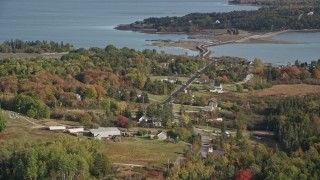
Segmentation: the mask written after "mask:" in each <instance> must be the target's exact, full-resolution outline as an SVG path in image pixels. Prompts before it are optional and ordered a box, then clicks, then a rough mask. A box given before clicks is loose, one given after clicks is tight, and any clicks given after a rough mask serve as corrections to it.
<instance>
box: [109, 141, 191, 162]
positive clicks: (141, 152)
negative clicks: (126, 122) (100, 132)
mask: <svg viewBox="0 0 320 180" xmlns="http://www.w3.org/2000/svg"><path fill="white" fill-rule="evenodd" d="M103 146H104V149H105V154H106V155H107V157H109V158H110V161H111V162H113V163H129V164H141V165H146V166H148V167H151V166H155V167H163V166H164V165H165V164H166V163H167V162H168V159H169V161H171V162H172V161H174V160H176V159H177V158H178V157H179V156H180V154H181V153H182V152H183V149H185V148H187V144H186V143H184V142H179V143H177V144H174V143H166V142H163V141H160V140H150V139H149V138H148V137H135V138H130V139H127V140H123V141H122V142H117V143H116V142H106V143H105V144H104V145H103Z"/></svg>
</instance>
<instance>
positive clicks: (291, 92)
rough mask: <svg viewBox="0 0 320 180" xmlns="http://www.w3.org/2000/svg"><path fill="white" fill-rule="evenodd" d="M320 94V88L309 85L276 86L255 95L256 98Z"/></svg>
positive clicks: (256, 92)
mask: <svg viewBox="0 0 320 180" xmlns="http://www.w3.org/2000/svg"><path fill="white" fill-rule="evenodd" d="M313 93H320V86H318V85H308V84H281V85H274V86H272V87H271V88H267V89H263V90H260V91H255V92H254V93H253V94H254V95H256V96H268V95H287V96H295V95H304V94H313Z"/></svg>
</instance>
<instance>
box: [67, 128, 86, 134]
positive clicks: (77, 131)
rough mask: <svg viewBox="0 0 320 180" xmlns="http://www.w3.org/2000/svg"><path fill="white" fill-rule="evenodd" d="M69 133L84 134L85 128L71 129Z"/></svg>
mask: <svg viewBox="0 0 320 180" xmlns="http://www.w3.org/2000/svg"><path fill="white" fill-rule="evenodd" d="M67 131H68V132H69V133H79V132H83V131H84V128H83V127H78V128H70V129H68V130H67Z"/></svg>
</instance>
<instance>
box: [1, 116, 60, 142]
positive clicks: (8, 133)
mask: <svg viewBox="0 0 320 180" xmlns="http://www.w3.org/2000/svg"><path fill="white" fill-rule="evenodd" d="M4 112H5V113H6V114H7V115H9V114H10V115H9V116H8V124H7V128H6V129H5V130H4V131H3V132H1V133H0V140H6V141H9V140H19V141H20V140H25V141H31V140H44V141H52V140H54V139H56V138H57V137H58V136H59V135H61V134H63V133H55V132H50V131H48V130H46V129H45V128H44V127H43V126H42V125H41V124H38V122H39V121H38V120H35V119H32V118H28V117H25V116H21V115H19V114H17V113H14V112H11V111H4Z"/></svg>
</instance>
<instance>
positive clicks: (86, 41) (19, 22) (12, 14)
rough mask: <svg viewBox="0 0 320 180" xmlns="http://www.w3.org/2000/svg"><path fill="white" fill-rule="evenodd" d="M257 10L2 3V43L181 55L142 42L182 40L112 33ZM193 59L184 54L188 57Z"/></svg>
mask: <svg viewBox="0 0 320 180" xmlns="http://www.w3.org/2000/svg"><path fill="white" fill-rule="evenodd" d="M255 9H258V7H253V6H234V5H228V4H227V0H0V41H1V42H2V41H4V40H10V39H23V40H53V41H64V42H69V43H72V44H74V45H75V46H76V47H78V48H79V47H92V46H95V47H105V46H106V45H108V44H113V45H116V46H117V47H129V48H135V49H139V50H142V49H145V48H156V49H157V50H159V51H161V50H164V51H166V52H169V53H174V54H177V53H178V54H184V53H185V52H186V50H185V49H181V48H157V47H150V46H146V44H148V42H146V40H153V39H172V40H183V39H186V38H187V36H186V35H177V34H175V35H163V34H162V35H159V34H143V33H138V32H130V31H118V30H115V29H114V27H115V26H116V25H119V24H128V23H131V22H135V21H137V20H143V19H145V18H148V17H163V16H183V15H186V14H188V13H192V12H214V11H216V12H229V11H234V10H255ZM197 53H198V52H193V51H188V54H189V55H195V54H197Z"/></svg>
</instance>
